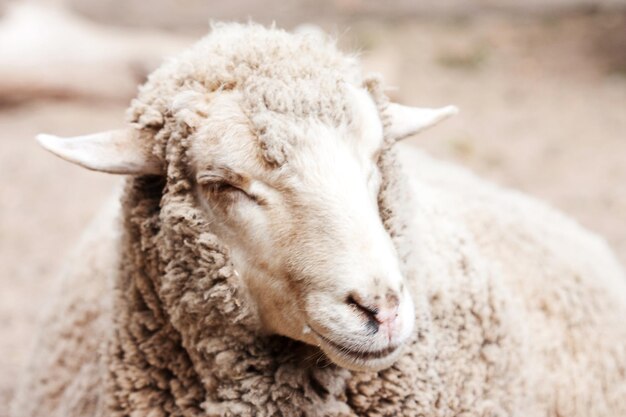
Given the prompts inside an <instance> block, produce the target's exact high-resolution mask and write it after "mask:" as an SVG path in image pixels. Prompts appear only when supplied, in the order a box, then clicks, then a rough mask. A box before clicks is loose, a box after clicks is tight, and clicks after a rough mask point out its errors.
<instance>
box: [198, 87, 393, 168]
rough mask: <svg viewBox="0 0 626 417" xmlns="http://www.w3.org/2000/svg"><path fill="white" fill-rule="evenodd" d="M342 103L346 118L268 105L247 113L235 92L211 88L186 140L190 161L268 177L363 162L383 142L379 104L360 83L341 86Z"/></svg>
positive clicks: (365, 164) (240, 98)
mask: <svg viewBox="0 0 626 417" xmlns="http://www.w3.org/2000/svg"><path fill="white" fill-rule="evenodd" d="M346 103H347V105H344V106H343V108H344V109H345V110H347V111H348V112H349V114H350V120H349V121H348V120H346V121H345V122H343V123H339V124H336V123H333V121H331V120H323V119H319V118H299V117H297V116H295V115H293V114H285V113H278V112H271V111H265V112H260V113H257V114H250V113H248V114H246V108H245V98H244V97H242V94H241V93H240V92H228V93H225V92H222V93H220V94H216V95H215V96H214V97H211V99H210V101H209V102H208V104H207V105H206V106H205V108H203V109H202V111H201V113H203V114H207V115H208V116H207V117H206V119H205V120H204V121H203V122H202V123H201V125H200V127H199V129H198V131H197V132H196V134H195V135H194V139H193V140H192V142H191V147H190V153H191V156H192V161H193V163H194V165H196V167H195V168H196V169H207V168H210V167H224V166H225V167H229V168H232V169H234V170H237V171H242V172H244V173H248V174H249V175H252V176H261V177H273V178H284V177H289V176H290V174H291V176H294V175H296V176H302V174H303V173H306V172H307V170H309V169H316V170H321V169H323V170H325V172H328V175H332V172H333V171H334V170H335V169H334V168H339V165H342V164H346V163H357V164H358V165H359V166H367V165H369V164H371V162H372V161H373V156H374V154H375V153H376V152H377V151H378V150H379V148H380V147H381V145H382V136H383V132H382V124H381V121H380V117H379V114H378V110H377V107H376V104H375V103H374V101H373V100H372V98H371V97H370V95H369V94H368V93H367V92H366V91H365V90H363V89H360V88H355V87H349V88H348V89H347V90H346ZM259 121H260V122H259ZM259 124H261V125H262V126H263V130H262V131H261V132H259V130H258V128H259ZM272 153H274V155H272ZM268 154H269V155H268ZM275 155H278V158H281V160H278V161H276V160H274V159H273V158H275ZM342 158H343V159H344V161H342ZM346 158H348V159H351V161H345V159H346Z"/></svg>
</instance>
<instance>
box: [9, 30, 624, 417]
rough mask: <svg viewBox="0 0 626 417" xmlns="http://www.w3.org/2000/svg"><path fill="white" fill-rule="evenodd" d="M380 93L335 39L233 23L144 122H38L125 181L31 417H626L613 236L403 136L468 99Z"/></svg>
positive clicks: (166, 70) (151, 89)
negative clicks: (114, 125)
mask: <svg viewBox="0 0 626 417" xmlns="http://www.w3.org/2000/svg"><path fill="white" fill-rule="evenodd" d="M383 87H384V86H383V83H382V80H380V79H379V78H376V77H364V76H363V75H362V74H361V72H360V70H359V66H358V61H357V60H356V58H355V57H353V56H347V55H344V54H342V53H341V52H339V51H338V49H337V48H336V46H335V44H334V43H333V42H331V41H323V42H322V41H320V40H319V38H317V37H311V36H307V35H292V34H289V33H287V32H284V31H281V30H279V29H275V28H270V29H267V28H263V27H261V26H257V25H254V24H247V25H238V24H221V25H217V26H215V27H214V29H213V31H212V33H210V34H209V35H208V36H207V37H206V38H204V39H203V40H201V41H199V43H197V44H196V45H195V46H193V47H192V48H191V49H189V50H188V51H186V52H184V53H182V54H181V55H180V56H179V57H177V58H175V59H172V60H170V61H168V62H167V63H166V64H164V65H163V66H162V67H161V68H160V69H158V70H157V71H155V72H154V73H153V74H152V75H151V76H150V77H149V79H148V81H147V83H146V84H145V85H144V86H143V87H141V89H140V91H139V94H138V97H137V99H136V100H134V101H133V102H132V103H131V106H130V108H129V111H128V121H129V126H128V127H126V128H124V129H122V130H116V131H109V132H103V133H99V134H93V135H87V136H81V137H75V138H68V139H61V138H57V137H54V136H50V135H42V136H40V137H39V141H40V143H41V144H42V146H43V147H45V148H46V149H48V150H50V151H51V152H53V153H55V154H57V155H58V156H60V157H62V158H64V159H67V160H68V161H71V162H73V163H76V164H79V165H81V166H84V167H86V168H89V169H93V170H97V171H103V172H110V173H116V174H125V175H128V178H127V181H126V185H125V188H124V191H123V194H122V197H121V204H120V205H119V206H118V207H116V206H115V204H112V207H109V208H107V210H106V212H105V213H104V214H102V217H101V218H99V219H98V220H97V221H96V223H95V224H94V225H93V226H92V227H91V229H90V230H89V231H88V234H87V236H86V238H85V241H84V242H83V245H82V249H81V250H80V251H79V252H78V254H77V255H76V258H75V260H74V261H73V262H72V263H71V264H70V267H69V268H68V270H67V271H66V272H65V279H66V281H65V284H64V288H65V290H63V291H61V294H60V296H59V300H58V302H57V305H56V307H54V308H53V310H52V312H51V313H50V315H49V317H48V318H47V321H46V324H45V326H44V328H45V332H44V333H42V335H41V337H40V341H39V342H38V348H37V349H36V350H35V352H34V354H33V358H32V361H31V365H30V367H29V369H28V371H27V372H26V373H25V378H24V381H23V383H22V384H21V388H20V390H19V392H18V395H17V397H16V401H15V402H14V405H13V413H14V414H13V415H14V416H15V417H21V416H41V415H46V416H64V417H74V416H131V415H132V416H151V417H155V416H169V415H171V416H274V415H285V416H296V415H307V416H355V415H359V416H398V415H407V416H554V417H556V416H568V417H577V416H580V417H582V416H614V417H616V416H623V415H626V401H625V400H624V398H626V384H625V383H624V378H625V373H626V326H625V325H624V323H623V317H625V316H626V279H625V278H624V273H623V271H622V270H621V267H620V265H619V264H618V263H617V261H616V259H615V257H614V255H613V254H612V253H611V251H610V249H609V248H608V247H607V245H606V244H605V242H604V241H603V240H601V239H600V238H598V237H597V236H595V235H593V234H591V233H590V232H588V231H586V230H584V229H583V228H582V227H580V226H579V225H578V224H577V223H575V222H574V221H572V220H570V219H568V218H567V217H565V216H564V215H562V214H560V213H558V212H556V211H555V210H553V209H551V208H550V207H547V206H546V205H545V204H543V203H541V202H538V201H535V200H533V199H531V198H529V197H527V196H524V195H522V194H520V193H517V192H515V191H510V190H505V189H502V188H500V187H498V186H495V185H491V184H488V183H486V182H484V181H482V180H480V179H478V178H476V177H475V176H473V175H472V174H470V173H468V172H467V171H465V170H463V169H460V168H457V167H454V166H451V165H449V164H447V163H444V162H441V161H437V160H435V159H433V158H431V157H429V156H427V155H426V154H424V153H421V152H420V151H418V150H416V149H413V148H411V147H408V146H406V145H403V144H400V143H398V141H400V140H401V139H403V138H405V137H407V136H410V135H413V134H415V133H418V132H420V131H422V130H423V129H425V128H427V127H429V126H432V125H433V124H435V123H437V122H439V121H441V120H443V119H444V118H446V117H448V116H450V115H451V114H453V113H455V111H456V109H455V108H454V107H444V108H441V109H421V108H411V107H406V106H402V105H398V104H394V103H390V102H388V100H387V99H386V96H385V94H384V90H383Z"/></svg>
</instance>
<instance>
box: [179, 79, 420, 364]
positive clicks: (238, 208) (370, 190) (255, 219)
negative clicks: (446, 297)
mask: <svg viewBox="0 0 626 417" xmlns="http://www.w3.org/2000/svg"><path fill="white" fill-rule="evenodd" d="M353 99H354V102H355V103H354V107H355V109H356V111H355V117H356V118H358V120H356V121H355V123H353V124H351V126H352V127H346V128H343V129H338V128H331V127H329V126H326V125H323V124H321V123H319V122H318V123H310V124H308V125H306V126H303V127H302V128H301V129H298V131H297V136H298V137H297V138H295V139H294V140H293V141H292V142H293V145H292V146H291V147H290V148H289V149H288V150H287V151H286V152H285V153H286V160H285V162H284V163H283V164H282V165H281V166H277V167H276V166H272V165H271V164H268V163H267V161H266V160H265V159H264V158H263V157H262V150H261V149H260V147H259V141H258V139H257V138H255V137H253V135H252V134H251V133H250V130H249V127H248V124H247V120H246V117H245V116H244V115H243V113H242V112H241V110H240V108H239V105H238V95H237V94H236V93H232V94H225V93H222V94H220V95H219V96H217V97H215V99H213V100H211V102H210V104H209V108H206V109H204V110H203V112H206V113H208V114H210V115H211V116H210V118H209V119H205V120H204V122H202V121H195V122H192V124H194V125H197V130H196V133H195V134H194V137H193V138H192V140H191V146H190V149H189V156H190V160H191V163H192V166H193V171H194V175H195V179H196V193H197V198H198V202H199V204H200V205H201V206H202V207H203V209H204V210H205V212H206V215H207V216H208V217H209V218H210V220H211V222H212V225H213V227H214V231H215V233H216V234H217V235H218V236H219V237H220V238H221V239H223V241H224V242H225V243H226V244H227V246H228V247H229V250H230V252H231V257H232V260H233V263H234V266H235V268H236V269H237V271H238V273H239V274H240V276H241V277H242V279H243V280H244V281H245V284H246V286H247V288H248V289H249V294H250V295H251V297H252V299H253V300H254V301H255V303H256V306H257V308H258V313H259V316H260V318H261V320H262V322H263V324H264V327H265V329H266V330H267V331H268V332H271V333H277V334H281V335H284V336H288V337H291V338H294V339H297V340H301V341H304V342H307V343H311V344H315V345H319V346H320V347H321V349H322V350H323V351H324V352H325V353H326V354H327V356H328V357H330V358H331V359H332V360H333V361H334V362H336V363H337V364H339V365H342V366H345V367H347V368H351V369H356V370H366V369H367V370H373V369H381V368H384V367H387V366H389V365H391V364H392V363H393V361H394V360H395V359H396V358H397V357H398V355H399V353H400V351H401V349H400V348H401V346H402V345H403V343H404V342H405V341H406V340H407V339H408V338H409V336H410V335H411V333H412V329H413V322H414V308H413V302H412V300H411V295H410V294H409V291H408V288H407V285H405V282H404V280H403V277H402V275H401V273H400V270H399V264H398V258H397V255H396V252H395V249H394V246H393V244H392V242H391V239H390V237H389V235H388V234H387V233H386V231H385V228H384V227H383V224H382V221H381V218H380V215H379V210H378V202H377V201H378V192H379V187H380V183H381V173H380V172H379V169H378V167H377V164H376V162H377V158H378V155H379V153H380V151H381V147H382V145H383V142H382V139H383V132H382V125H381V122H380V118H379V116H378V111H377V109H376V106H375V104H374V102H373V100H372V99H371V98H370V97H369V95H368V94H367V93H366V92H365V91H361V90H357V91H355V92H354V97H353ZM185 117H189V114H187V116H185Z"/></svg>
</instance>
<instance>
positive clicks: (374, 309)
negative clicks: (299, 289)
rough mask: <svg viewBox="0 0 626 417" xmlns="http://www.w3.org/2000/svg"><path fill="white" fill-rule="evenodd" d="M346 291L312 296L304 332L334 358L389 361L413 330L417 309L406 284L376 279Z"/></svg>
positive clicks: (351, 364)
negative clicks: (340, 294) (339, 293)
mask: <svg viewBox="0 0 626 417" xmlns="http://www.w3.org/2000/svg"><path fill="white" fill-rule="evenodd" d="M395 284H398V285H395ZM343 294H344V295H343V296H340V297H337V295H338V294H337V293H335V295H334V296H333V294H332V293H317V294H312V295H311V296H310V298H309V300H308V301H309V302H308V303H307V304H308V307H309V308H307V309H306V310H307V312H308V314H307V316H308V317H307V323H306V324H307V325H306V326H305V329H306V332H304V333H305V337H309V336H310V337H312V338H313V340H310V341H311V342H314V343H316V344H317V345H319V346H320V348H321V349H322V350H323V351H324V352H325V353H326V355H327V356H328V357H329V358H330V359H331V360H332V361H333V362H335V363H336V364H338V365H340V366H343V367H346V368H348V369H352V370H357V371H361V370H368V371H372V370H380V369H384V368H387V367H389V366H391V365H392V364H393V363H394V362H395V361H396V360H397V359H398V357H399V356H400V354H401V352H402V347H403V346H404V345H405V344H406V342H407V341H408V340H409V339H410V336H411V335H412V333H413V327H414V321H415V310H414V304H413V300H412V298H411V295H410V294H409V291H408V290H407V288H406V286H405V285H404V284H401V283H400V282H398V283H394V284H391V283H389V286H387V285H385V284H384V283H383V284H382V285H381V283H380V281H377V282H375V285H371V286H368V285H365V283H362V285H360V286H359V287H358V288H357V289H353V290H351V291H347V292H344V293H343ZM305 340H307V339H305Z"/></svg>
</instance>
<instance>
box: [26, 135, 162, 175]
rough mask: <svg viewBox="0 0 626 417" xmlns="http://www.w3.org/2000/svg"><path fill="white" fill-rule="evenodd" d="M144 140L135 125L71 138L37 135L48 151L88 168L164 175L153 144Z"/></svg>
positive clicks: (121, 172)
mask: <svg viewBox="0 0 626 417" xmlns="http://www.w3.org/2000/svg"><path fill="white" fill-rule="evenodd" d="M142 139H145V138H141V137H140V135H139V131H137V130H136V129H132V128H129V129H120V130H109V131H106V132H100V133H94V134H91V135H84V136H75V137H71V138H60V137H57V136H52V135H45V134H40V135H37V142H39V144H40V145H41V146H42V147H44V148H45V149H46V150H48V151H50V152H52V153H53V154H55V155H57V156H59V157H61V158H63V159H65V160H66V161H69V162H72V163H74V164H77V165H80V166H82V167H84V168H87V169H91V170H94V171H101V172H108V173H111V174H128V175H142V174H155V175H158V174H161V173H162V172H163V167H162V164H161V162H160V161H159V160H158V159H157V158H156V157H154V156H153V155H152V152H151V149H150V148H151V146H150V143H145V142H146V141H145V140H142Z"/></svg>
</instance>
